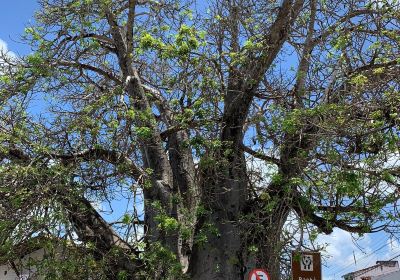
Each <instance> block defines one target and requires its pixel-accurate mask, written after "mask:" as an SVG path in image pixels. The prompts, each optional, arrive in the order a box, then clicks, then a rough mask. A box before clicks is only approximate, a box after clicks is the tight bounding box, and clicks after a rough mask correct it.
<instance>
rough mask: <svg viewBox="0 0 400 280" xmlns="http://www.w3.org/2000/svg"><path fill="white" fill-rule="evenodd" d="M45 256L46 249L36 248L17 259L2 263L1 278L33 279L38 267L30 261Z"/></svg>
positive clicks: (0, 266) (8, 279) (14, 279)
mask: <svg viewBox="0 0 400 280" xmlns="http://www.w3.org/2000/svg"><path fill="white" fill-rule="evenodd" d="M43 256H44V249H36V250H34V251H32V252H27V254H26V255H24V256H21V257H20V258H19V259H17V260H15V261H12V262H7V263H3V264H0V280H27V279H31V278H32V277H33V276H34V275H35V272H36V269H35V267H34V266H32V265H30V263H32V261H37V260H40V259H42V258H43Z"/></svg>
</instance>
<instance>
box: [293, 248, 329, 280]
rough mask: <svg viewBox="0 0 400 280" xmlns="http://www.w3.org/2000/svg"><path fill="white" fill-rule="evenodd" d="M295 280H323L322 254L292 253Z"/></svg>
mask: <svg viewBox="0 0 400 280" xmlns="http://www.w3.org/2000/svg"><path fill="white" fill-rule="evenodd" d="M292 279H293V280H322V277H321V254H320V253H318V252H299V251H293V252H292Z"/></svg>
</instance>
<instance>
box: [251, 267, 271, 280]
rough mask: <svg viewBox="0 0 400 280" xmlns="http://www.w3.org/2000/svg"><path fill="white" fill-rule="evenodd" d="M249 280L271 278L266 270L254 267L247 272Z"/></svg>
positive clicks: (266, 279) (269, 279)
mask: <svg viewBox="0 0 400 280" xmlns="http://www.w3.org/2000/svg"><path fill="white" fill-rule="evenodd" d="M249 280H271V278H269V275H268V272H267V271H265V270H264V269H261V268H255V269H253V270H252V271H250V273H249Z"/></svg>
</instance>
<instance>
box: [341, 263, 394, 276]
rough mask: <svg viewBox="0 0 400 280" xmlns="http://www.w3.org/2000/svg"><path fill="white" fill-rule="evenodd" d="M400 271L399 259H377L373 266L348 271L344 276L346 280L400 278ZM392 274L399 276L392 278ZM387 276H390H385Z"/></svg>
mask: <svg viewBox="0 0 400 280" xmlns="http://www.w3.org/2000/svg"><path fill="white" fill-rule="evenodd" d="M392 273H396V274H392ZM399 273H400V268H399V263H398V261H377V262H376V264H375V265H373V266H370V267H367V268H364V269H361V270H357V271H354V272H351V273H348V274H346V275H343V276H342V277H343V278H344V280H400V276H399V275H400V274H399ZM391 274H392V276H393V275H394V276H397V278H396V277H395V278H391V276H390V275H391ZM386 276H388V277H390V278H387V279H386V278H384V277H386Z"/></svg>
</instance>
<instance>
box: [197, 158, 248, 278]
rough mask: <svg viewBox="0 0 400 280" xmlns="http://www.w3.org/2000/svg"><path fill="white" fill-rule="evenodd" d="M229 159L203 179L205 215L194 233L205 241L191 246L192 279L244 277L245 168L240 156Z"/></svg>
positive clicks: (209, 171)
mask: <svg viewBox="0 0 400 280" xmlns="http://www.w3.org/2000/svg"><path fill="white" fill-rule="evenodd" d="M217 158H218V157H216V159H217ZM222 158H223V157H221V159H222ZM229 159H230V160H228V159H227V158H225V159H224V160H226V161H224V160H222V162H220V163H219V164H220V166H219V167H217V168H214V169H209V170H208V171H207V173H206V174H205V177H204V178H205V180H204V182H203V184H202V186H203V196H202V203H203V206H204V207H205V208H206V209H207V211H208V213H207V214H206V215H205V216H204V217H203V218H202V221H201V222H200V223H199V224H200V227H199V228H198V230H197V232H196V234H197V237H198V239H199V240H203V241H204V242H200V241H199V242H198V243H196V244H195V245H194V249H193V256H192V260H191V263H190V274H191V279H194V280H203V279H204V280H205V279H242V278H243V270H242V250H241V249H242V240H241V234H240V230H241V229H240V217H241V213H242V208H243V206H244V202H245V199H246V189H247V177H246V173H245V172H246V166H245V161H244V158H243V156H242V155H240V153H239V155H238V154H236V153H235V155H234V156H232V157H229Z"/></svg>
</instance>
